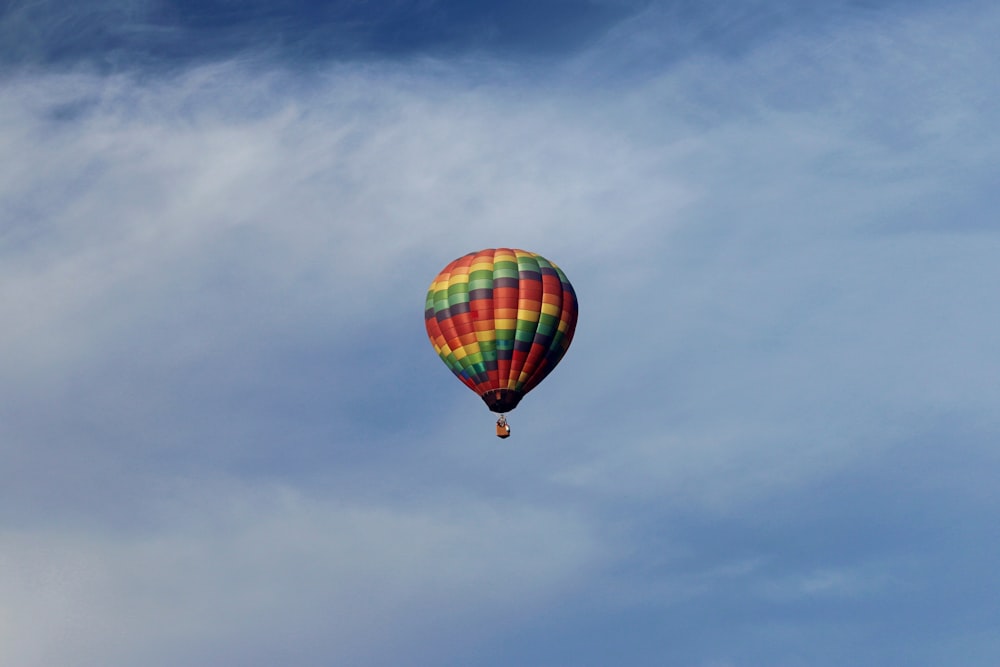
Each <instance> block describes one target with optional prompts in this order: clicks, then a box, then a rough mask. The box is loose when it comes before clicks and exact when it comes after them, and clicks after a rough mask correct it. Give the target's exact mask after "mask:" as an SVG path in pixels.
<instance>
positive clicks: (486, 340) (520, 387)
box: [424, 248, 577, 412]
mask: <svg viewBox="0 0 1000 667" xmlns="http://www.w3.org/2000/svg"><path fill="white" fill-rule="evenodd" d="M576 318H577V302H576V293H575V292H574V291H573V286H572V285H571V284H570V282H569V280H567V278H566V274H564V273H563V272H562V270H561V269H560V268H559V267H558V266H556V265H555V264H553V263H552V262H550V261H548V260H547V259H545V258H544V257H542V256H541V255H538V254H536V253H533V252H528V251H526V250H519V249H517V248H488V249H485V250H480V251H479V252H472V253H469V254H468V255H465V256H463V257H459V258H458V259H456V260H455V261H453V262H451V263H450V264H448V266H446V267H444V269H443V270H442V271H441V273H439V274H438V276H437V277H436V278H435V279H434V281H433V282H432V283H431V286H430V289H429V290H428V291H427V302H426V306H425V310H424V324H425V325H426V327H427V336H428V337H429V338H430V340H431V344H432V345H433V346H434V350H435V351H436V352H437V353H438V355H439V356H440V357H441V359H442V360H443V361H444V363H445V364H446V365H447V366H448V368H449V369H451V372H452V373H454V374H455V376H456V377H458V379H459V380H461V381H462V382H463V383H465V385H466V386H467V387H469V388H470V389H472V390H473V391H474V392H476V393H477V394H479V396H481V397H482V399H483V400H484V401H485V402H486V405H487V406H488V407H489V408H490V410H492V411H493V412H507V411H510V410H513V409H514V408H515V407H517V404H518V403H519V402H520V400H521V398H522V397H523V396H524V395H525V394H526V393H528V392H529V391H531V390H532V389H534V388H535V387H536V386H538V383H539V382H541V381H542V380H543V379H544V378H545V376H547V375H548V374H549V373H550V372H552V369H553V368H555V366H556V364H558V363H559V361H560V360H561V359H562V358H563V355H564V354H566V350H567V349H569V344H570V342H571V341H572V340H573V332H574V331H575V330H576Z"/></svg>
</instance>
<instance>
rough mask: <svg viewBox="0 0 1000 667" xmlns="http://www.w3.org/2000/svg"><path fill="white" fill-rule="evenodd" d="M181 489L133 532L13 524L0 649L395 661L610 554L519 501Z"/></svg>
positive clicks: (206, 659)
mask: <svg viewBox="0 0 1000 667" xmlns="http://www.w3.org/2000/svg"><path fill="white" fill-rule="evenodd" d="M173 491H174V492H175V494H176V495H174V496H171V497H170V498H169V500H168V501H167V503H166V505H165V508H164V511H163V514H162V515H161V517H160V518H159V520H157V521H155V522H154V523H153V524H152V525H149V526H147V527H145V528H143V529H140V530H138V531H135V532H127V533H121V532H103V531H101V532H93V531H86V530H84V531H81V530H74V529H72V528H62V529H59V530H25V531H5V532H4V533H3V535H2V537H0V547H2V548H0V554H2V568H0V593H2V603H0V618H2V619H3V624H2V634H0V637H2V641H0V660H2V661H3V662H4V663H5V664H18V665H25V667H31V666H35V665H56V664H67V663H70V662H72V663H73V664H76V665H81V667H83V666H86V665H133V664H136V662H143V663H144V664H149V665H172V664H177V663H178V662H183V663H185V664H191V665H208V664H220V661H221V663H223V664H235V663H239V664H272V662H271V661H273V660H282V659H284V660H293V661H295V662H296V664H302V665H311V664H317V665H319V664H330V663H331V662H336V663H347V662H349V663H351V664H366V665H376V664H387V665H388V664H398V663H399V661H400V660H404V659H406V656H408V655H413V654H416V655H422V654H423V652H425V651H430V650H431V647H433V653H434V654H438V655H446V654H447V653H448V652H449V651H450V650H459V651H460V650H463V647H464V646H466V645H467V642H469V641H474V640H476V639H478V638H481V635H482V634H484V633H485V634H486V635H490V634H493V633H496V632H499V631H502V629H503V628H504V627H506V626H507V625H509V624H510V623H513V622H516V619H517V618H518V617H519V616H520V615H523V614H530V613H532V610H533V609H536V608H538V607H539V606H543V605H545V604H547V603H548V601H550V600H551V599H552V598H553V596H558V595H559V594H560V592H561V591H562V590H564V589H565V588H567V587H570V588H571V587H573V586H576V585H579V579H580V578H581V577H584V576H586V572H587V571H588V570H589V569H590V568H593V567H594V566H595V565H596V564H597V563H598V562H599V561H600V559H601V558H603V553H602V552H603V550H604V549H603V547H602V546H601V545H599V544H598V543H596V542H595V540H594V538H593V536H592V535H591V534H590V531H589V528H588V527H587V526H586V524H585V523H584V522H582V521H581V520H580V519H579V518H578V517H574V516H573V515H571V514H567V513H565V512H557V511H551V510H546V509H542V508H533V507H529V506H523V505H517V504H514V503H490V504H484V503H481V502H478V501H475V500H472V501H471V502H467V503H463V504H462V505H460V506H454V507H450V506H411V507H409V508H407V509H402V508H393V507H380V506H366V505H346V504H342V503H338V502H331V501H328V500H324V499H322V498H319V497H308V496H304V495H302V494H301V493H298V492H296V491H294V490H293V489H288V488H268V487H263V488H256V489H254V488H248V487H245V486H232V485H225V484H221V485H220V484H212V485H210V486H208V487H203V486H202V487H191V486H190V485H184V486H181V487H175V488H174V489H173ZM449 647H450V648H449Z"/></svg>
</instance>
